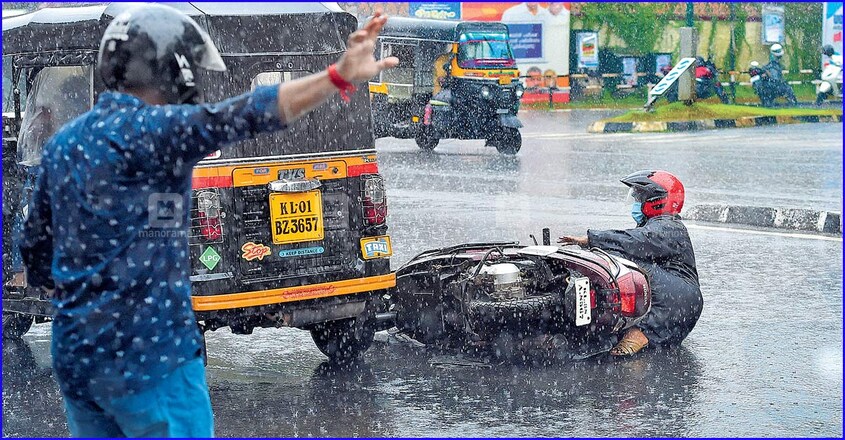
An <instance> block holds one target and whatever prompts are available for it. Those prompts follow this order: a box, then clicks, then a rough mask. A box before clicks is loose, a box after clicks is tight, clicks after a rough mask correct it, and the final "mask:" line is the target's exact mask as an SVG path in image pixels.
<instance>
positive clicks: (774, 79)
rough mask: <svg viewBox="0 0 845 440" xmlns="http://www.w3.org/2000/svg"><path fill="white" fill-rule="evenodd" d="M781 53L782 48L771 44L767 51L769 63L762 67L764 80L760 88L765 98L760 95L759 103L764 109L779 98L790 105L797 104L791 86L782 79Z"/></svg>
mask: <svg viewBox="0 0 845 440" xmlns="http://www.w3.org/2000/svg"><path fill="white" fill-rule="evenodd" d="M783 53H784V52H783V46H781V45H780V44H778V43H775V44H773V45H772V47H771V48H770V49H769V62H768V63H767V64H766V65H765V66H763V73H764V75H763V76H764V78H763V82H762V83H761V87H762V88H763V89H764V95H765V98H764V95H760V102H761V103H762V104H763V106H764V107H770V106H772V105H773V104H774V101H775V99H777V98H780V97H784V98H786V101H787V102H788V103H789V104H791V105H795V104H797V103H798V100H797V99H795V92H794V91H793V90H792V86H790V85H789V83H788V82H786V79H785V78H784V77H783V65H782V64H781V59H782V58H783Z"/></svg>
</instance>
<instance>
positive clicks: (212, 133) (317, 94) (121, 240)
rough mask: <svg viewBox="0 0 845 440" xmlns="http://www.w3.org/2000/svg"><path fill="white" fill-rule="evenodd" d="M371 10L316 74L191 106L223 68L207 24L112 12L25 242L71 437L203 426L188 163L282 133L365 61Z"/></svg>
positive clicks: (44, 167)
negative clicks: (88, 96)
mask: <svg viewBox="0 0 845 440" xmlns="http://www.w3.org/2000/svg"><path fill="white" fill-rule="evenodd" d="M385 20H386V18H385V17H383V16H380V15H379V14H376V16H375V17H374V18H373V19H372V20H371V21H370V22H369V23H368V24H367V25H366V26H364V28H362V29H361V30H358V31H357V32H354V33H353V34H352V35H351V36H350V37H349V41H348V43H347V52H346V53H345V54H344V55H343V56H341V58H340V59H339V60H338V62H337V63H336V64H333V65H331V66H329V68H328V69H327V70H326V71H323V72H320V73H316V74H313V75H310V76H308V77H305V78H301V79H299V80H296V81H290V82H285V83H283V84H282V85H272V86H260V87H257V88H256V89H255V90H254V91H253V92H251V93H246V94H244V95H240V96H237V97H234V98H230V99H228V100H225V101H223V102H219V103H216V104H210V105H200V104H198V102H199V101H200V98H199V97H200V95H201V90H200V88H199V86H198V84H197V81H198V78H199V77H200V76H201V75H199V72H198V69H208V70H218V71H220V70H225V69H226V66H225V64H224V63H223V60H222V58H221V57H220V54H219V53H218V51H217V49H216V48H215V47H214V44H213V43H212V42H211V41H210V39H209V37H208V35H207V34H206V33H205V32H204V31H203V30H202V29H201V28H200V27H199V26H198V25H197V24H196V22H194V20H192V19H191V18H189V17H188V16H187V15H185V14H183V13H181V12H178V11H177V10H175V9H173V8H171V7H168V6H164V5H152V4H150V5H144V6H139V7H136V8H132V9H130V10H128V11H126V12H124V13H121V14H119V15H118V16H117V17H115V18H114V20H113V21H112V22H111V23H110V24H109V26H108V28H107V29H106V31H105V35H104V36H103V39H102V42H101V45H100V53H99V61H98V66H99V69H100V74H101V76H102V77H103V81H104V83H105V85H106V86H107V87H108V88H109V90H110V91H109V92H106V93H103V94H102V95H101V96H100V98H99V100H98V102H97V103H96V105H95V106H94V107H93V108H92V109H91V110H90V111H89V112H87V113H85V114H83V115H81V116H80V117H78V118H76V119H74V120H73V121H71V122H69V123H68V124H67V125H65V126H64V127H62V128H61V129H60V130H59V131H58V132H57V133H56V135H55V136H53V137H52V138H51V139H50V140H49V141H48V142H47V143H46V144H45V146H44V153H43V156H42V160H41V164H40V165H39V169H38V174H37V177H36V180H35V185H34V190H33V197H32V201H31V203H30V205H29V217H28V219H27V222H26V225H25V231H24V237H23V241H22V243H21V253H22V256H23V259H24V263H25V265H26V267H27V276H28V282H29V284H30V285H31V286H33V287H42V288H45V289H48V290H52V289H54V292H53V303H54V305H55V315H54V316H53V338H52V354H53V368H54V370H55V372H56V378H57V379H58V382H59V385H60V387H61V391H62V395H63V397H64V401H65V409H66V412H67V416H68V426H69V428H70V431H71V434H72V435H74V436H77V437H103V436H105V437H120V436H132V437H201V436H205V437H207V436H211V435H213V423H212V414H211V405H210V402H209V397H208V387H207V384H206V382H205V369H204V367H203V363H202V350H203V347H202V339H201V335H200V333H199V331H198V328H197V324H196V321H195V317H194V313H193V311H192V309H191V303H190V300H189V299H190V292H191V286H190V280H189V275H190V265H189V262H188V240H187V231H186V230H185V229H186V227H187V226H186V225H189V224H190V222H189V219H188V211H189V210H187V209H183V210H181V211H180V210H178V209H176V210H174V209H172V208H173V207H176V206H179V205H180V204H181V206H190V205H189V203H190V192H191V174H192V168H193V166H194V165H196V164H197V162H199V161H200V160H201V159H202V158H204V157H205V156H207V155H208V154H209V153H211V152H213V151H215V150H217V149H219V148H220V147H221V146H223V145H226V144H230V143H232V142H235V141H239V140H244V139H249V138H252V137H254V136H256V135H257V134H259V133H263V132H269V131H273V130H280V129H283V128H284V127H285V126H286V125H287V124H289V123H290V122H292V121H294V120H295V119H297V118H298V117H300V116H302V115H303V114H305V113H306V112H308V111H310V110H311V109H313V108H315V107H316V106H318V105H320V104H321V103H323V102H325V101H326V100H327V99H328V98H329V97H330V96H332V95H333V94H334V93H335V92H336V91H337V90H338V89H340V90H341V94H342V96H345V94H344V93H345V92H346V91H349V90H351V89H353V86H352V83H356V82H360V81H364V80H367V79H369V78H372V77H373V76H375V75H376V74H378V72H380V71H381V70H383V69H385V68H389V67H392V66H395V65H396V64H397V60H396V59H395V58H386V59H384V60H381V61H376V60H375V59H374V57H373V49H374V44H375V39H376V37H377V35H378V33H379V32H380V30H381V28H382V27H383V26H384V23H385Z"/></svg>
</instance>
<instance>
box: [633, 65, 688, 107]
mask: <svg viewBox="0 0 845 440" xmlns="http://www.w3.org/2000/svg"><path fill="white" fill-rule="evenodd" d="M694 65H695V58H681V60H680V61H678V64H675V67H673V68H672V70H671V71H669V73H667V74H666V76H664V77H663V79H661V80H660V82H659V83H657V85H656V86H654V87H653V88H652V89H651V90H649V91H648V101H646V103H645V106H644V107H645V108H646V109H648V108H651V105H652V104H654V101H656V100H657V98H659V97H661V96H663V94H664V93H666V91H668V90H669V88H670V87H672V84H675V82H676V81H677V80H678V78H680V77H681V75H682V74H683V73H684V72H686V71H687V69H689V68H690V67H692V66H694Z"/></svg>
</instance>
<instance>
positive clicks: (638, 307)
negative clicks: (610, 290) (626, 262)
mask: <svg viewBox="0 0 845 440" xmlns="http://www.w3.org/2000/svg"><path fill="white" fill-rule="evenodd" d="M616 281H617V283H618V285H619V300H620V303H621V307H620V308H621V310H620V311H621V312H622V315H623V316H633V317H636V316H641V315H644V314H645V313H646V312H648V309H649V307H650V306H651V295H650V293H649V291H648V283H647V281H646V279H645V277H644V276H643V275H642V274H641V273H639V272H635V271H632V272H629V273H627V274H625V275H622V276H620V277H619V278H618V279H617V280H616Z"/></svg>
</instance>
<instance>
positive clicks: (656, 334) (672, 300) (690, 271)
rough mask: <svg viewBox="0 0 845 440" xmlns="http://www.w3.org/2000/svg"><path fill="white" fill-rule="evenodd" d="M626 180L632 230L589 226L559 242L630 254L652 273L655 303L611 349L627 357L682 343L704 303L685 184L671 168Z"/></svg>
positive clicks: (611, 351) (637, 262)
mask: <svg viewBox="0 0 845 440" xmlns="http://www.w3.org/2000/svg"><path fill="white" fill-rule="evenodd" d="M622 183H624V184H625V185H627V186H628V187H629V188H630V191H629V193H628V195H629V199H631V200H632V205H631V216H632V217H633V218H634V221H636V222H637V226H636V227H635V228H633V229H624V230H607V231H599V230H588V231H587V235H586V236H581V237H576V236H563V237H560V239H559V240H558V242H559V243H564V244H577V245H579V246H581V247H587V248H593V247H596V248H600V249H603V250H605V251H608V252H610V253H613V254H617V255H619V256H621V257H623V258H627V259H629V260H631V261H633V262H635V263H636V264H637V265H639V266H640V267H641V268H643V269H644V270H645V271H646V273H647V274H648V276H649V281H650V283H651V289H652V306H651V310H650V311H649V313H648V314H647V315H646V316H645V318H644V319H643V320H642V321H641V322H640V323H639V324H638V325H637V326H635V327H632V328H631V329H629V330H628V331H627V332H626V333H625V334H624V335H623V336H622V338H621V339H620V340H619V341H618V343H617V344H616V346H614V347H613V348H612V349H611V350H610V354H611V355H614V356H628V355H632V354H634V353H637V352H639V351H640V350H642V349H643V348H645V347H647V346H649V345H652V346H667V345H676V344H679V343H680V342H681V341H682V340H683V339H684V338H685V337H686V336H687V335H688V334H689V333H690V332H691V331H692V329H693V327H695V324H696V322H697V321H698V318H699V316H700V315H701V311H702V308H703V305H704V300H703V298H702V296H701V289H700V286H699V282H698V272H697V270H696V267H695V253H694V252H693V248H692V242H691V241H690V238H689V234H688V233H687V230H686V227H684V224H683V223H682V222H681V220H680V217H679V214H680V212H681V209H682V208H683V206H684V186H683V184H681V181H680V180H678V178H677V177H675V176H674V175H672V174H671V173H668V172H666V171H661V170H656V171H651V170H644V171H638V172H636V173H633V174H631V175H629V176H627V177H625V178H624V179H622Z"/></svg>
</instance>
